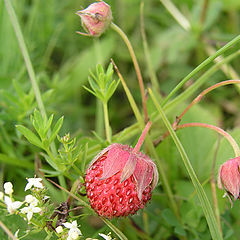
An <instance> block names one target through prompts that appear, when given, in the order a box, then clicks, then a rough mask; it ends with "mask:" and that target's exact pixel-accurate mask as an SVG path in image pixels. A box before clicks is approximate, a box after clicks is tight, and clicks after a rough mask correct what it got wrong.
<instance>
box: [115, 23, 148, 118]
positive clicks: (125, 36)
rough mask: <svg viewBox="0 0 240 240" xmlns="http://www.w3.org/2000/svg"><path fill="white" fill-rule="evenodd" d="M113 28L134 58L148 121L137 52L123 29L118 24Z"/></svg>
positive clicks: (146, 115) (145, 115)
mask: <svg viewBox="0 0 240 240" xmlns="http://www.w3.org/2000/svg"><path fill="white" fill-rule="evenodd" d="M111 27H112V29H113V30H114V31H116V32H117V33H118V34H119V35H120V36H121V38H122V39H123V41H124V42H125V44H126V46H127V48H128V51H129V53H130V56H131V58H132V61H133V65H134V68H135V71H136V74H137V78H138V83H139V87H140V92H141V96H142V107H143V112H144V119H145V122H147V121H148V113H147V103H146V97H145V88H144V83H143V78H142V74H141V70H140V67H139V65H138V61H137V58H136V55H135V52H134V50H133V47H132V44H131V42H130V41H129V39H128V37H127V35H126V34H125V33H124V32H123V31H122V29H121V28H119V27H118V26H117V25H116V24H114V23H111Z"/></svg>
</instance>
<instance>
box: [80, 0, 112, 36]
mask: <svg viewBox="0 0 240 240" xmlns="http://www.w3.org/2000/svg"><path fill="white" fill-rule="evenodd" d="M76 14H77V15H79V16H80V18H81V20H82V26H83V28H84V29H85V30H86V31H87V34H86V33H81V32H77V33H79V34H81V35H85V36H93V37H99V36H100V35H101V34H102V33H103V32H104V31H105V30H106V29H107V28H108V26H109V25H110V23H111V21H112V11H111V8H110V6H109V5H108V4H106V3H105V2H103V1H100V2H96V3H92V4H91V5H89V6H88V7H87V8H86V9H83V10H81V11H78V12H77V13H76Z"/></svg>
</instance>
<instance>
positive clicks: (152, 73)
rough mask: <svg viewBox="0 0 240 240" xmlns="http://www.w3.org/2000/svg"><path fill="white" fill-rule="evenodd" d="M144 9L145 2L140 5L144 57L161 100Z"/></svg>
mask: <svg viewBox="0 0 240 240" xmlns="http://www.w3.org/2000/svg"><path fill="white" fill-rule="evenodd" d="M143 9H144V2H143V1H141V5H140V24H141V28H140V30H141V35H142V39H143V49H144V55H145V57H146V63H147V68H148V72H149V76H150V79H151V82H152V85H153V88H154V90H155V91H156V92H157V93H158V95H159V97H160V98H161V95H160V87H159V84H158V80H157V76H156V74H155V71H154V69H153V66H152V61H151V56H150V54H149V52H150V51H149V47H148V43H147V36H146V33H145V26H144V14H143Z"/></svg>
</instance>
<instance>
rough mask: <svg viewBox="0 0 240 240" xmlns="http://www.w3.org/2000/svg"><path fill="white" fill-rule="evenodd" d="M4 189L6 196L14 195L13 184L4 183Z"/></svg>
mask: <svg viewBox="0 0 240 240" xmlns="http://www.w3.org/2000/svg"><path fill="white" fill-rule="evenodd" d="M3 187H4V192H5V193H6V194H8V195H10V194H12V193H13V185H12V183H11V182H6V183H4V185H3Z"/></svg>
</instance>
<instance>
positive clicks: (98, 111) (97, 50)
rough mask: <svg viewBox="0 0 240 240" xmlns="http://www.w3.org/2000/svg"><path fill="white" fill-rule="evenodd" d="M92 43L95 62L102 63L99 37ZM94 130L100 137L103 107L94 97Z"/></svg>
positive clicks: (102, 126)
mask: <svg viewBox="0 0 240 240" xmlns="http://www.w3.org/2000/svg"><path fill="white" fill-rule="evenodd" d="M93 43H94V48H95V54H96V60H97V63H99V64H102V63H103V59H102V54H101V47H100V45H99V39H98V38H96V39H94V41H93ZM95 131H96V133H97V134H98V135H99V136H101V137H102V135H103V132H104V123H103V107H102V102H101V100H100V99H98V98H96V120H95Z"/></svg>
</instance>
